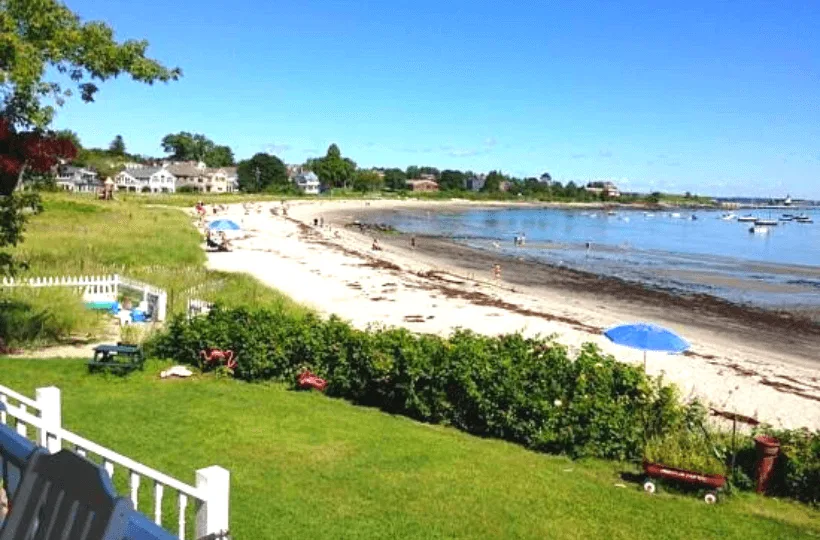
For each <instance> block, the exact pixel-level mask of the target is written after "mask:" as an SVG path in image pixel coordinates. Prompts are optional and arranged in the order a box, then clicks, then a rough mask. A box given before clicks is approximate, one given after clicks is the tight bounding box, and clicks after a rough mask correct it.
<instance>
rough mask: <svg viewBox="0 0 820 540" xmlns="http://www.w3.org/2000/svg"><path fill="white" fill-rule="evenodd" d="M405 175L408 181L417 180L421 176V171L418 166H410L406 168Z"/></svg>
mask: <svg viewBox="0 0 820 540" xmlns="http://www.w3.org/2000/svg"><path fill="white" fill-rule="evenodd" d="M405 174H406V175H407V179H408V180H417V179H418V177H419V175H420V174H421V171H420V170H419V167H418V165H410V166H409V167H407V171H406V172H405Z"/></svg>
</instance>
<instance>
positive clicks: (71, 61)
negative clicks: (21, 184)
mask: <svg viewBox="0 0 820 540" xmlns="http://www.w3.org/2000/svg"><path fill="white" fill-rule="evenodd" d="M0 36H1V37H0V44H2V46H0V66H2V70H0V85H1V86H2V89H3V92H2V95H3V96H4V97H3V104H2V107H3V109H2V114H3V115H4V116H6V117H7V118H8V119H9V120H10V121H11V122H12V123H13V124H14V125H16V126H18V127H24V128H40V129H45V128H46V127H47V126H48V125H49V124H50V123H51V120H52V119H53V118H54V113H55V106H61V105H62V104H63V103H64V102H65V99H66V98H68V97H70V96H71V95H72V93H73V92H72V90H71V89H70V88H65V87H64V83H63V82H61V81H62V80H64V78H65V77H62V76H61V77H59V78H52V79H51V80H44V78H45V77H46V75H48V74H50V73H55V74H61V75H64V76H66V77H67V78H70V79H71V81H72V82H73V83H74V84H75V85H76V88H77V90H78V91H79V94H80V97H81V99H82V100H83V101H94V97H95V95H96V93H97V91H98V87H97V85H96V83H95V82H92V81H105V80H107V79H110V78H112V77H117V76H119V75H124V74H128V75H131V78H132V79H134V80H136V81H139V82H144V83H148V84H152V83H154V82H157V81H162V82H168V81H172V80H176V79H178V78H179V77H180V75H181V74H182V73H181V71H180V70H179V69H168V68H166V67H165V66H163V65H162V64H160V63H159V62H157V61H156V60H152V59H150V58H148V57H146V56H145V51H146V49H147V47H148V43H147V42H146V41H137V40H127V41H125V42H123V43H118V42H117V41H116V40H115V39H114V31H113V30H112V29H111V27H109V26H108V25H106V24H105V23H102V22H98V21H90V22H83V21H82V20H81V19H80V17H79V16H77V15H76V14H75V13H73V12H72V11H71V10H70V9H68V8H67V7H66V6H64V5H63V4H62V3H60V2H58V1H57V0H3V1H2V2H0ZM49 67H51V68H53V71H49V70H48V69H47V68H49Z"/></svg>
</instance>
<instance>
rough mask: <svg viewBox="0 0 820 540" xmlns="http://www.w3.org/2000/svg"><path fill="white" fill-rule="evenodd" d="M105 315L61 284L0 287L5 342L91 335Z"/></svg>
mask: <svg viewBox="0 0 820 540" xmlns="http://www.w3.org/2000/svg"><path fill="white" fill-rule="evenodd" d="M104 325H105V316H104V315H103V314H101V313H99V312H95V311H92V310H89V309H87V308H86V307H85V305H84V304H83V301H82V297H81V295H80V294H78V293H76V292H75V291H72V290H69V289H65V288H42V289H41V288H28V287H16V288H13V289H12V288H9V289H5V290H3V291H0V338H2V340H3V341H5V343H7V344H8V345H41V344H47V343H54V342H59V341H61V340H64V339H66V338H68V337H70V336H73V335H81V336H82V337H84V338H93V337H95V336H96V335H99V334H100V333H101V332H102V329H103V327H104Z"/></svg>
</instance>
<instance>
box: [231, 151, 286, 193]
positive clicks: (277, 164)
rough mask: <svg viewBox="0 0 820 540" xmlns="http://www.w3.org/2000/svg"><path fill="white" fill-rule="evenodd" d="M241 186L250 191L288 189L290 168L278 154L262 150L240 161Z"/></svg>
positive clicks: (238, 169) (242, 188)
mask: <svg viewBox="0 0 820 540" xmlns="http://www.w3.org/2000/svg"><path fill="white" fill-rule="evenodd" d="M236 172H237V175H238V176H239V188H240V189H241V190H242V191H246V192H248V193H258V192H260V191H286V190H287V189H288V187H289V186H290V181H289V180H288V169H287V167H286V166H285V164H284V163H283V162H282V160H281V159H279V158H278V157H276V156H272V155H270V154H266V153H264V152H260V153H258V154H256V155H254V156H253V157H252V158H251V159H246V160H244V161H240V162H239V166H238V167H237V171H236Z"/></svg>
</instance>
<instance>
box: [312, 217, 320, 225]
mask: <svg viewBox="0 0 820 540" xmlns="http://www.w3.org/2000/svg"><path fill="white" fill-rule="evenodd" d="M313 226H314V227H318V226H319V218H313Z"/></svg>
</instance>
